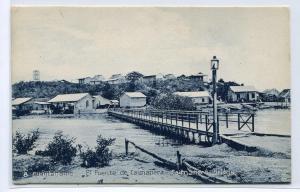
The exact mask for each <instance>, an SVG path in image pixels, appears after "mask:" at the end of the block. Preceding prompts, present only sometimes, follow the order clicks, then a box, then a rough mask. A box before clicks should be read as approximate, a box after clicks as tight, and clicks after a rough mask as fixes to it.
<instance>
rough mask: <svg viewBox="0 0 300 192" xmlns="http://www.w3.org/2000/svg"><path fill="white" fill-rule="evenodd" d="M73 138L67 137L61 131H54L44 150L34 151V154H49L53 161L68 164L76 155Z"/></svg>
mask: <svg viewBox="0 0 300 192" xmlns="http://www.w3.org/2000/svg"><path fill="white" fill-rule="evenodd" d="M74 143H75V138H69V137H68V136H65V135H63V133H62V132H57V133H55V135H54V137H53V140H52V141H51V142H50V143H49V144H48V146H47V147H46V149H45V150H44V151H36V153H35V154H36V155H41V156H49V157H50V158H51V159H52V161H53V162H55V163H57V162H59V163H62V164H63V165H67V164H70V163H71V162H72V160H73V158H74V157H75V156H76V152H77V149H76V147H75V146H74Z"/></svg>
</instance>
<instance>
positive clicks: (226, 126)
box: [226, 113, 228, 128]
mask: <svg viewBox="0 0 300 192" xmlns="http://www.w3.org/2000/svg"><path fill="white" fill-rule="evenodd" d="M226 128H228V113H226Z"/></svg>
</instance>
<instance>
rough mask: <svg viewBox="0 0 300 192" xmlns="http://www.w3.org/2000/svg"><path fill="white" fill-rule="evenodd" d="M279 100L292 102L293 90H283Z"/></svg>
mask: <svg viewBox="0 0 300 192" xmlns="http://www.w3.org/2000/svg"><path fill="white" fill-rule="evenodd" d="M278 98H279V99H280V100H281V101H284V102H286V103H290V102H291V89H284V90H282V91H281V92H280V93H279V95H278Z"/></svg>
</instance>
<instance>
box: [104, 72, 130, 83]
mask: <svg viewBox="0 0 300 192" xmlns="http://www.w3.org/2000/svg"><path fill="white" fill-rule="evenodd" d="M106 82H107V83H109V84H111V85H117V84H121V83H125V82H126V78H125V77H124V76H123V75H122V74H113V75H112V76H111V77H110V78H109V79H108V80H106Z"/></svg>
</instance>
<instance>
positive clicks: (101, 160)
mask: <svg viewBox="0 0 300 192" xmlns="http://www.w3.org/2000/svg"><path fill="white" fill-rule="evenodd" d="M115 140H116V139H115V138H113V139H112V138H108V139H106V138H103V137H102V136H101V135H98V138H97V146H96V147H95V150H92V149H90V148H88V149H87V151H85V152H82V153H81V154H80V157H81V159H82V161H83V163H82V164H81V166H83V167H104V166H107V165H109V162H110V161H111V160H112V152H111V151H109V149H108V146H110V145H112V144H113V143H114V142H115Z"/></svg>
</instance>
